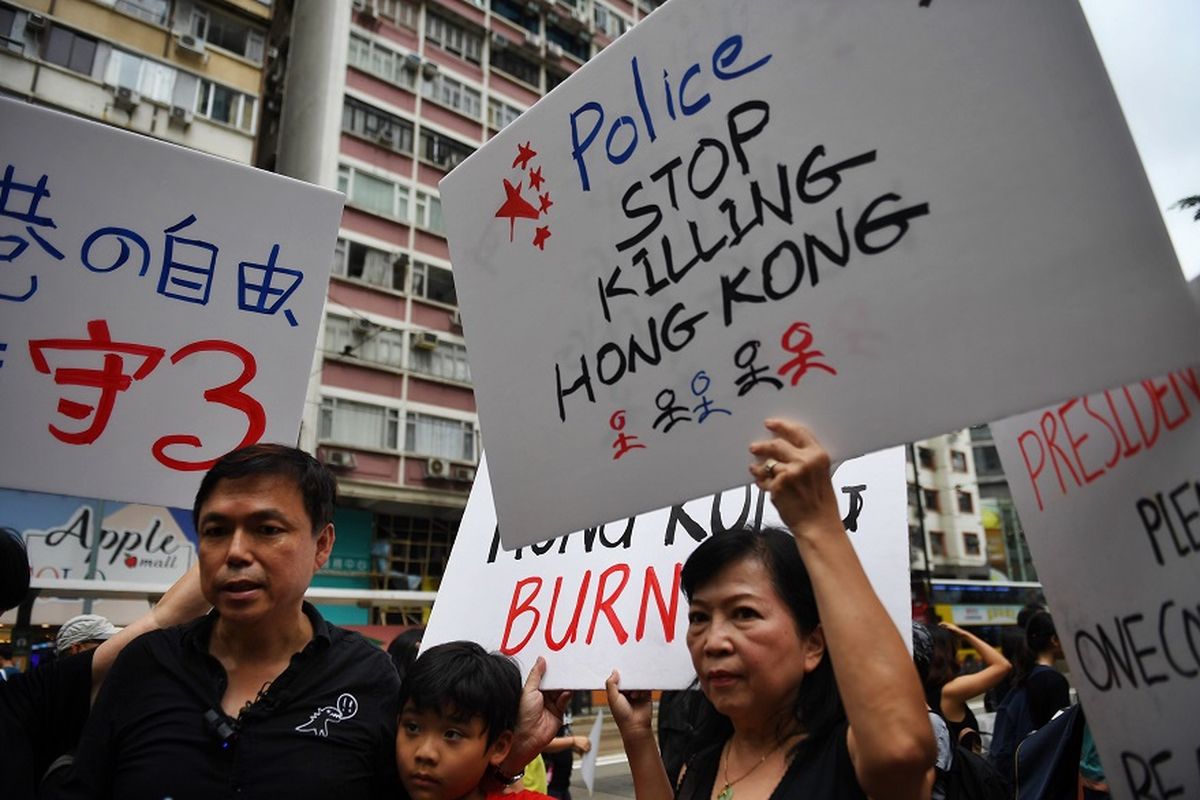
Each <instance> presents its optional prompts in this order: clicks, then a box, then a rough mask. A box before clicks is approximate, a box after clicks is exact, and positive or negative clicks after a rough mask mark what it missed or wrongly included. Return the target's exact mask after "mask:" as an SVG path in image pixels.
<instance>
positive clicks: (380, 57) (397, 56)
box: [346, 33, 421, 91]
mask: <svg viewBox="0 0 1200 800" xmlns="http://www.w3.org/2000/svg"><path fill="white" fill-rule="evenodd" d="M346 60H347V62H348V63H349V64H350V66H352V67H354V68H356V69H361V70H362V71H363V72H369V73H370V74H372V75H374V76H375V77H377V78H382V79H383V80H385V81H388V82H389V83H394V84H395V85H397V86H400V87H403V88H405V89H409V90H414V91H415V90H416V88H417V68H418V67H419V66H420V65H421V58H420V56H418V55H416V54H415V53H412V54H405V53H398V52H396V51H395V50H392V49H390V48H387V47H384V46H383V45H380V44H379V43H377V42H374V41H372V40H371V39H368V38H366V37H365V36H359V35H358V34H357V33H352V34H350V49H349V51H348V52H347V54H346Z"/></svg>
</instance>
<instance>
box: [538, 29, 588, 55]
mask: <svg viewBox="0 0 1200 800" xmlns="http://www.w3.org/2000/svg"><path fill="white" fill-rule="evenodd" d="M546 41H547V42H550V43H551V44H555V45H558V46H559V47H561V48H562V49H563V50H564V51H565V52H567V53H570V54H571V55H573V56H575V57H576V58H578V59H579V60H580V61H587V60H588V57H589V56H591V47H590V46H589V44H588V43H587V42H585V41H584V40H583V39H581V38H580V37H578V36H575V35H573V34H570V33H567V32H566V31H565V30H563V29H562V28H560V27H558V26H557V25H550V24H547V25H546Z"/></svg>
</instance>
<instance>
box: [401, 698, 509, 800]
mask: <svg viewBox="0 0 1200 800" xmlns="http://www.w3.org/2000/svg"><path fill="white" fill-rule="evenodd" d="M487 742H488V732H487V729H486V728H485V727H484V722H483V718H482V717H479V716H474V717H469V718H466V719H464V718H463V717H460V716H457V715H452V714H447V713H445V711H434V710H425V711H417V710H416V709H415V708H414V707H413V704H412V702H411V701H409V702H408V703H405V705H404V709H403V710H402V711H401V712H400V728H399V730H398V731H397V732H396V764H397V766H398V767H399V770H400V780H401V782H402V783H403V784H404V788H405V790H407V792H408V796H409V797H410V798H411V800H460V798H464V797H470V796H471V795H473V794H478V796H480V797H482V796H483V793H482V792H477V790H478V788H479V782H480V781H481V780H483V776H484V773H486V772H487V769H488V767H489V766H499V765H500V763H501V762H502V761H504V758H505V757H506V756H507V755H508V748H509V746H510V745H511V743H512V732H511V731H504V732H503V733H501V734H500V735H499V736H497V737H496V741H494V742H492V743H491V744H490V745H489V744H488V743H487Z"/></svg>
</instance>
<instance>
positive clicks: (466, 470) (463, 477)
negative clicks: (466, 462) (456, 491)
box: [452, 467, 475, 483]
mask: <svg viewBox="0 0 1200 800" xmlns="http://www.w3.org/2000/svg"><path fill="white" fill-rule="evenodd" d="M452 477H453V478H454V480H456V481H458V482H459V483H470V482H471V481H473V480H475V468H474V467H455V468H454V472H453V473H452Z"/></svg>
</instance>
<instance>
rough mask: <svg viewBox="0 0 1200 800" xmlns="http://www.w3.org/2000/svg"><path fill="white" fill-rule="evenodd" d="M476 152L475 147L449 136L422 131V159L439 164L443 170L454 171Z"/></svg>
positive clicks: (426, 130)
mask: <svg viewBox="0 0 1200 800" xmlns="http://www.w3.org/2000/svg"><path fill="white" fill-rule="evenodd" d="M474 152H475V148H474V147H471V146H470V145H467V144H463V143H462V142H459V141H456V140H454V139H451V138H450V137H449V136H442V135H441V134H440V133H435V132H434V131H431V130H428V129H422V130H421V158H423V159H425V160H426V161H430V162H432V163H434V164H437V165H438V166H439V167H441V168H442V169H445V170H447V171H448V170H452V169H454V168H455V167H457V166H458V165H459V164H461V163H462V162H463V161H466V160H467V156H469V155H471V153H474Z"/></svg>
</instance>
